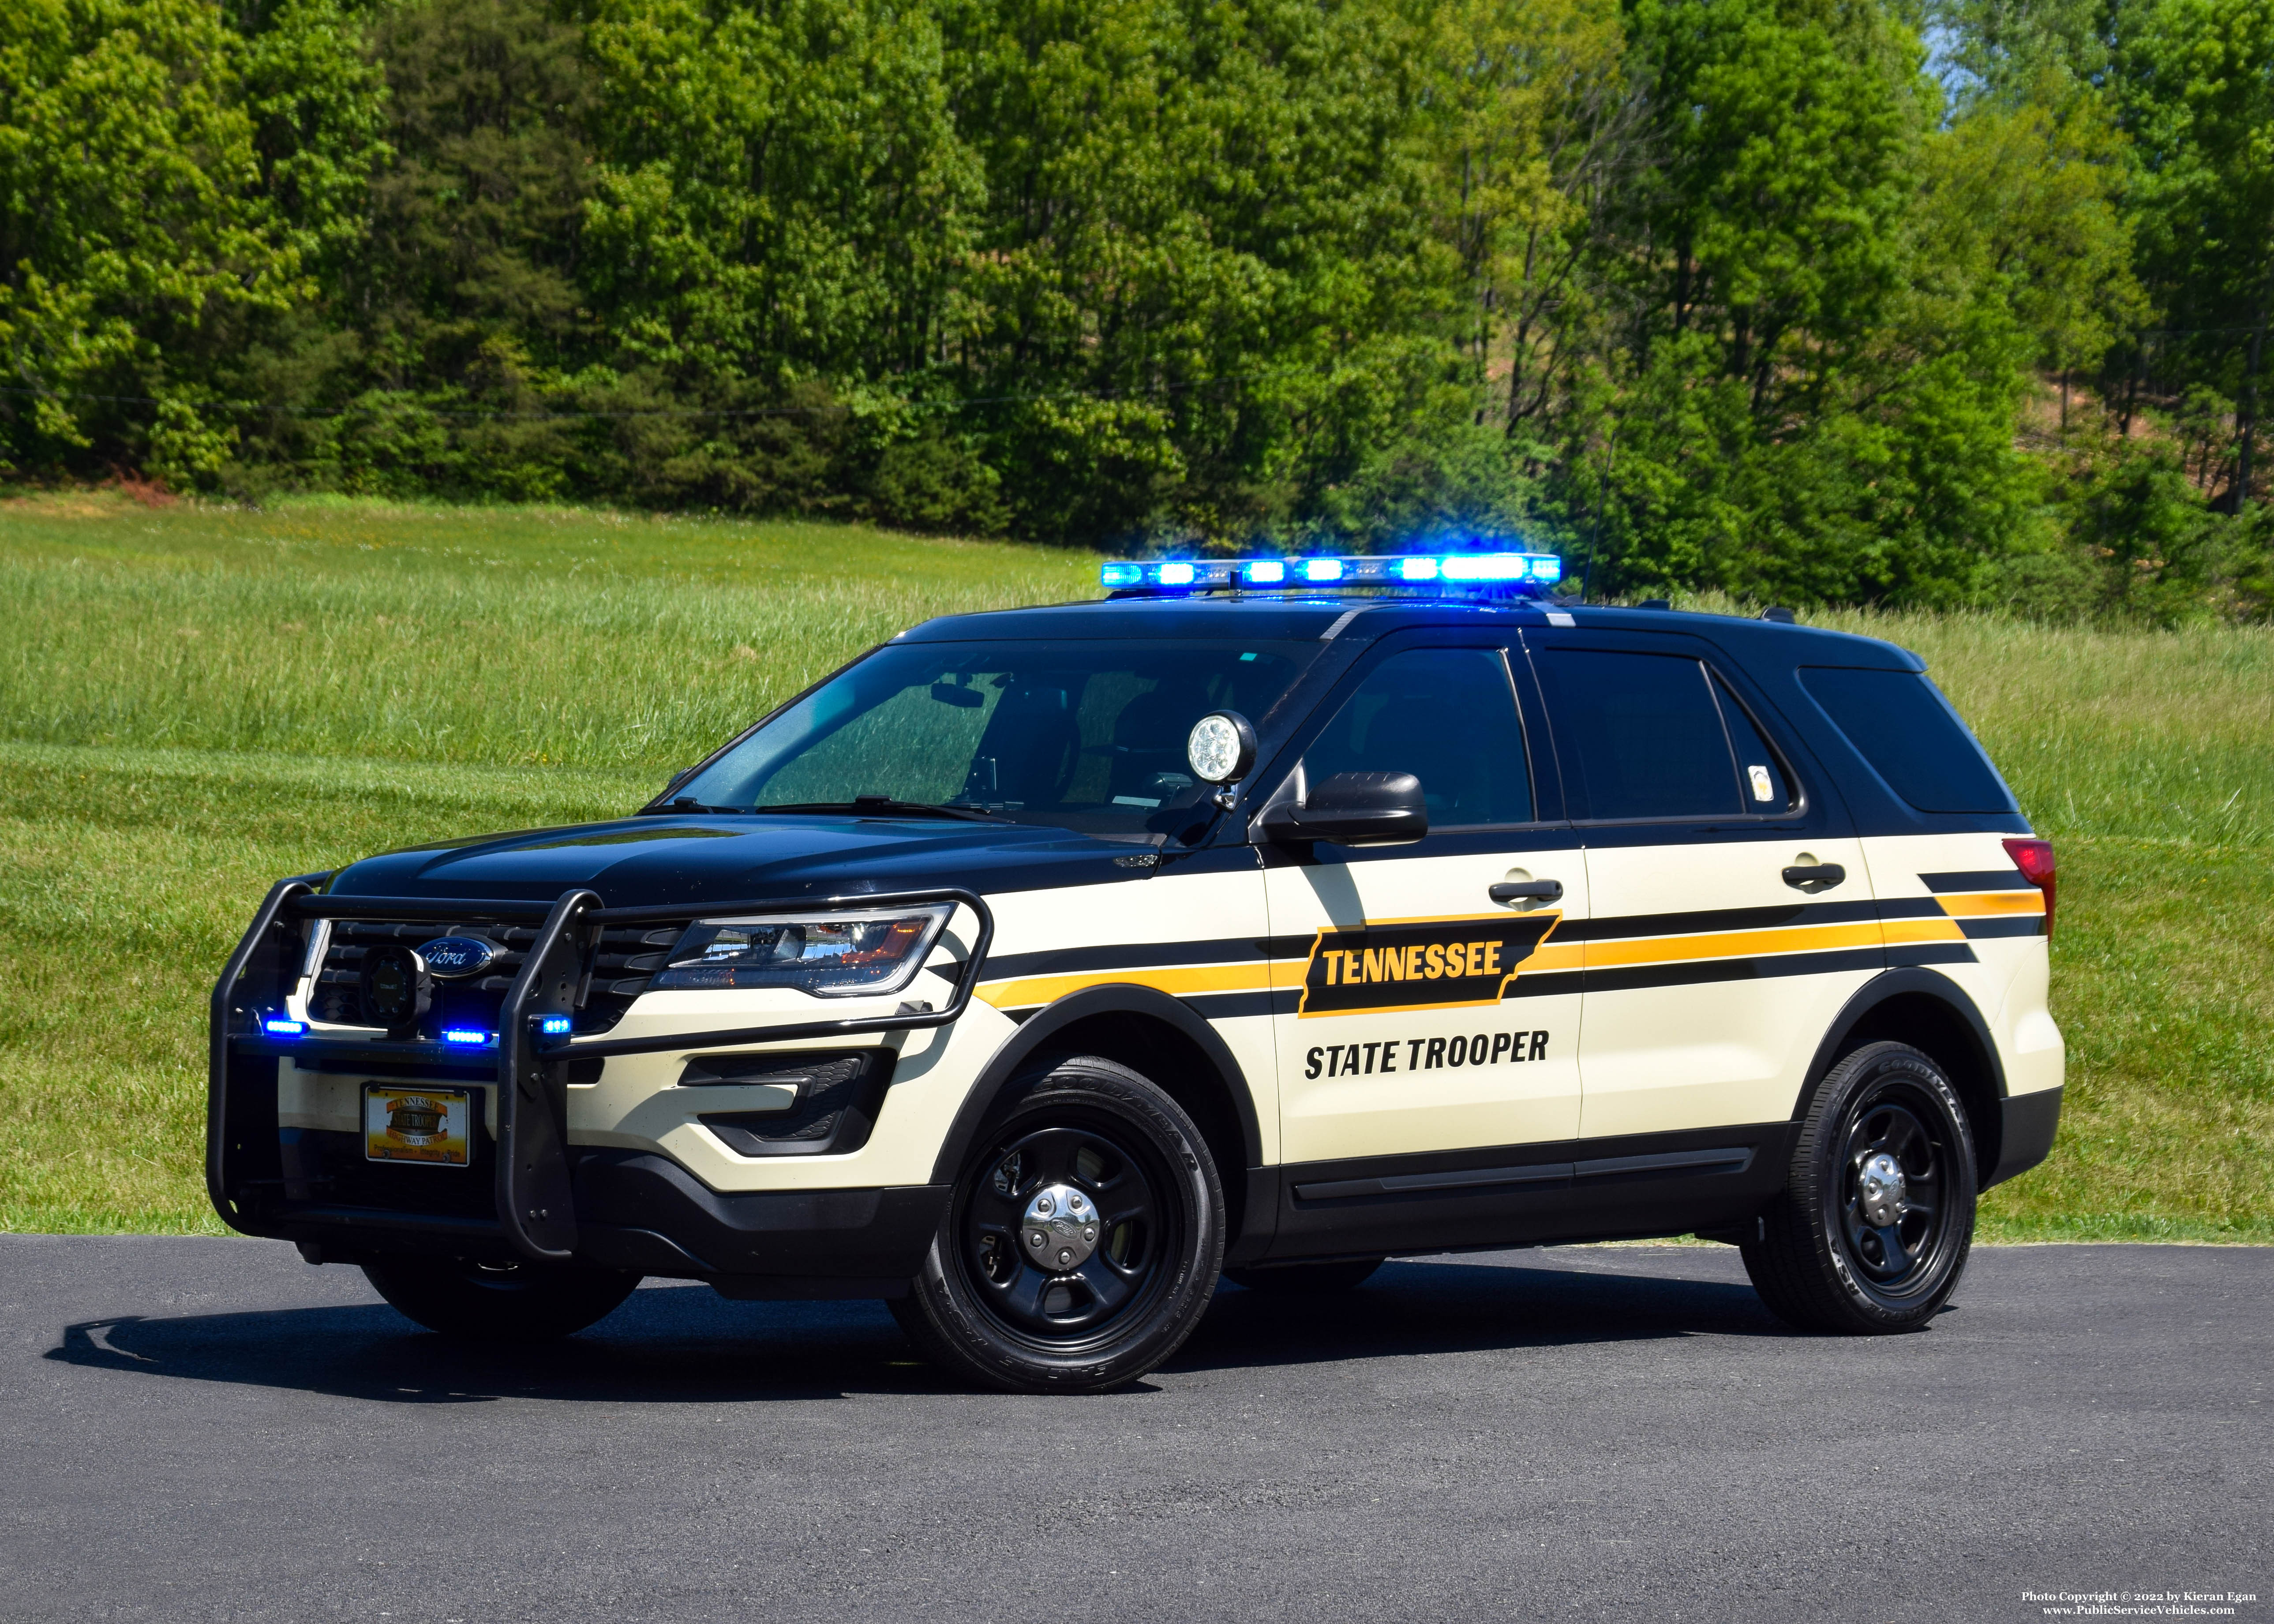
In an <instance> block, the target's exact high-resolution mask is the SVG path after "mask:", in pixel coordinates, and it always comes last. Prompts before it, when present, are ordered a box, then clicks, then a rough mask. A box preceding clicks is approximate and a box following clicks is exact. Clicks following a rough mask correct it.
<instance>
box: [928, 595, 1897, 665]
mask: <svg viewBox="0 0 2274 1624" xmlns="http://www.w3.org/2000/svg"><path fill="white" fill-rule="evenodd" d="M1550 613H1554V614H1555V616H1556V620H1555V622H1554V623H1555V624H1557V625H1562V624H1564V623H1565V619H1564V617H1567V616H1568V617H1569V623H1570V624H1571V625H1573V626H1576V627H1581V628H1589V629H1593V630H1602V631H1622V632H1672V631H1683V632H1690V633H1692V634H1693V635H1698V636H1703V637H1706V638H1707V639H1709V640H1710V641H1712V642H1713V643H1718V644H1720V645H1721V646H1722V647H1724V648H1727V649H1728V650H1730V652H1731V653H1733V654H1735V655H1736V656H1737V657H1738V658H1741V659H1743V660H1745V661H1746V662H1747V663H1748V664H1750V663H1751V662H1752V661H1753V660H1756V659H1758V660H1761V661H1764V662H1779V663H1784V664H1788V665H1799V664H1825V665H1875V666H1881V667H1894V668H1896V669H1900V670H1904V671H1924V669H1925V668H1926V666H1925V662H1924V661H1923V660H1921V659H1920V658H1918V656H1916V654H1913V653H1911V652H1910V650H1908V649H1903V648H1900V647H1898V646H1897V645H1895V644H1894V643H1886V642H1883V641H1881V640H1880V639H1879V638H1877V637H1863V636H1858V635H1855V634H1854V633H1851V632H1840V631H1833V630H1830V629H1828V628H1824V627H1818V626H1798V625H1793V624H1789V623H1787V622H1781V621H1775V620H1749V619H1744V618H1742V617H1739V616H1736V615H1726V614H1703V613H1695V612H1692V611H1689V610H1669V609H1609V608H1600V607H1595V606H1593V605H1590V606H1585V607H1582V606H1580V605H1575V604H1568V603H1559V602H1556V601H1555V600H1552V599H1541V598H1504V599H1500V600H1489V599H1487V600H1471V599H1463V598H1423V597H1418V596H1417V597H1396V596H1381V597H1367V596H1361V595H1356V594H1353V595H1350V596H1341V597H1338V596H1336V595H1334V594H1331V593H1321V594H1319V595H1317V596H1315V597H1311V596H1296V595H1282V594H1278V593H1257V594H1254V595H1245V594H1229V595H1224V596H1216V595H1212V594H1211V595H1205V596H1203V595H1199V594H1195V595H1193V596H1191V597H1181V596H1180V597H1166V596H1163V597H1136V596H1131V597H1121V598H1098V599H1093V600H1091V601H1089V602H1086V603H1070V604H1043V605H1035V606H1034V607H1031V608H1026V609H996V610H985V611H982V612H980V613H975V614H953V615H943V616H941V617H940V618H939V619H937V620H926V621H924V622H923V623H922V625H919V626H914V627H911V628H908V629H907V631H904V632H902V633H901V634H900V636H899V637H897V638H895V639H893V641H894V642H896V643H962V642H976V641H981V640H985V641H990V642H991V641H996V640H1002V641H1028V640H1035V641H1041V640H1044V639H1048V640H1053V641H1055V640H1057V639H1060V638H1065V639H1079V640H1087V639H1090V638H1123V637H1131V638H1160V639H1163V640H1177V641H1186V640H1192V641H1206V640H1208V639H1211V638H1216V637H1224V638H1237V639H1241V640H1263V641H1277V642H1287V641H1300V642H1309V641H1311V640H1313V639H1323V638H1327V637H1329V636H1331V637H1332V638H1334V639H1335V640H1336V641H1337V642H1339V641H1343V640H1345V639H1351V640H1359V639H1364V640H1371V639H1373V638H1375V637H1380V636H1383V635H1387V634H1389V633H1390V632H1397V631H1404V630H1407V629H1409V628H1415V627H1427V626H1475V625H1478V624H1479V623H1480V622H1481V623H1487V624H1510V625H1517V626H1546V625H1548V624H1550V621H1549V620H1548V616H1549V614H1550Z"/></svg>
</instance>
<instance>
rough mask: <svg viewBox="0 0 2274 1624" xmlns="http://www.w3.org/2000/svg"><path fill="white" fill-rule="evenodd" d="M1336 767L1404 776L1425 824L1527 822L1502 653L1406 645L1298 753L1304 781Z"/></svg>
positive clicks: (1310, 783) (1320, 778)
mask: <svg viewBox="0 0 2274 1624" xmlns="http://www.w3.org/2000/svg"><path fill="white" fill-rule="evenodd" d="M1338 772H1410V773H1412V775H1413V776H1414V777H1415V778H1419V779H1420V780H1421V793H1422V795H1423V797H1424V799H1425V800H1426V801H1427V803H1428V808H1429V827H1430V828H1432V829H1451V828H1459V827H1461V826H1463V825H1473V824H1479V823H1532V821H1534V820H1533V812H1532V775H1531V772H1530V771H1529V769H1528V767H1527V765H1526V762H1525V750H1524V724H1523V722H1522V721H1521V720H1520V719H1518V718H1517V711H1516V691H1515V689H1514V688H1512V687H1511V686H1510V682H1509V675H1508V665H1507V662H1506V660H1505V659H1504V658H1503V657H1502V654H1501V652H1500V651H1499V650H1497V649H1408V650H1405V651H1404V652H1403V653H1400V654H1393V655H1391V656H1390V657H1389V658H1388V659H1386V660H1384V661H1382V664H1381V665H1377V666H1375V667H1374V670H1373V672H1372V673H1369V674H1368V675H1367V677H1366V678H1365V680H1363V681H1361V682H1360V683H1359V686H1358V688H1357V689H1356V690H1355V691H1354V692H1353V693H1352V695H1350V697H1349V698H1348V699H1346V700H1345V701H1344V702H1343V706H1342V709H1341V710H1339V711H1337V712H1336V713H1335V718H1334V719H1333V720H1332V721H1330V722H1329V723H1328V724H1327V726H1326V729H1325V731H1324V732H1322V733H1320V734H1319V736H1318V737H1317V738H1316V739H1315V740H1314V741H1312V743H1311V748H1309V749H1308V750H1306V751H1305V752H1304V753H1303V778H1304V783H1305V786H1306V788H1315V787H1316V786H1318V785H1320V784H1321V783H1322V782H1324V781H1325V780H1326V779H1328V778H1332V777H1333V776H1334V775H1335V774H1337V773H1338Z"/></svg>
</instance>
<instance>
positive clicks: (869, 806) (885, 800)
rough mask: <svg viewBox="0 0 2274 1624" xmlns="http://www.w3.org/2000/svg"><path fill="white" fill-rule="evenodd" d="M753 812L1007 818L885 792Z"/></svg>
mask: <svg viewBox="0 0 2274 1624" xmlns="http://www.w3.org/2000/svg"><path fill="white" fill-rule="evenodd" d="M749 810H750V811H752V812H757V813H766V812H824V813H827V812H857V813H860V814H862V815H864V816H877V815H878V814H891V815H894V816H900V817H948V818H956V819H960V820H962V821H965V822H968V823H1003V822H1005V821H1006V820H1005V819H1004V818H1003V817H1001V816H998V814H996V813H993V812H983V811H981V810H980V809H979V808H977V807H968V806H956V805H953V804H951V803H949V802H945V801H894V800H893V799H892V798H891V797H890V796H888V795H856V796H855V797H854V798H853V799H852V800H850V801H798V802H796V803H794V805H790V806H779V807H752V808H749Z"/></svg>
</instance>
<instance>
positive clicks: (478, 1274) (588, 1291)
mask: <svg viewBox="0 0 2274 1624" xmlns="http://www.w3.org/2000/svg"><path fill="white" fill-rule="evenodd" d="M363 1272H364V1275H365V1278H366V1279H368V1280H369V1281H370V1282H371V1283H372V1286H373V1289H375V1290H376V1291H378V1293H379V1294H380V1296H381V1297H385V1298H386V1299H387V1300H388V1303H390V1304H393V1305H394V1307H395V1312H398V1313H400V1314H403V1316H405V1317H406V1318H408V1319H415V1320H417V1321H418V1323H419V1324H420V1325H423V1326H425V1327H426V1328H427V1329H428V1330H430V1331H439V1332H440V1333H441V1334H442V1335H445V1336H450V1337H456V1338H458V1339H459V1340H461V1341H464V1342H551V1341H553V1339H554V1338H556V1337H561V1336H567V1335H570V1334H571V1333H573V1332H576V1331H581V1330H583V1329H584V1327H586V1326H588V1325H591V1324H593V1323H594V1322H596V1321H598V1320H600V1319H606V1317H607V1316H608V1315H609V1314H611V1313H613V1312H614V1311H615V1310H616V1308H617V1307H618V1305H619V1304H621V1303H622V1302H623V1300H624V1299H625V1298H626V1297H629V1296H630V1295H631V1294H632V1291H633V1289H635V1288H636V1287H637V1286H638V1284H639V1282H640V1277H639V1276H638V1275H637V1274H612V1273H609V1272H607V1271H606V1270H602V1269H586V1268H557V1269H556V1268H541V1267H538V1266H537V1265H535V1264H530V1263H507V1264H486V1263H476V1262H474V1261H472V1260H471V1259H466V1258H379V1259H373V1260H372V1261H370V1262H368V1263H365V1265H364V1266H363Z"/></svg>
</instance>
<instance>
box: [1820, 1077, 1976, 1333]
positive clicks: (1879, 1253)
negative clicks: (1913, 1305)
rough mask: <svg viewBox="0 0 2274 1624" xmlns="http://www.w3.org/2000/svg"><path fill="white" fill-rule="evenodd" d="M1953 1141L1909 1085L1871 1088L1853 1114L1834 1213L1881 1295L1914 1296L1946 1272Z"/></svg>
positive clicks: (1853, 1259) (1867, 1280)
mask: <svg viewBox="0 0 2274 1624" xmlns="http://www.w3.org/2000/svg"><path fill="white" fill-rule="evenodd" d="M1951 1143H1952V1141H1951V1138H1950V1134H1949V1132H1948V1130H1947V1129H1946V1127H1945V1126H1944V1125H1943V1124H1942V1121H1941V1113H1939V1111H1937V1110H1936V1109H1934V1107H1933V1104H1932V1102H1931V1101H1930V1100H1928V1099H1927V1098H1926V1097H1925V1096H1924V1094H1921V1093H1920V1092H1919V1090H1917V1089H1916V1088H1915V1087H1912V1086H1909V1085H1908V1084H1902V1083H1890V1084H1886V1085H1883V1086H1880V1087H1879V1088H1876V1089H1873V1090H1872V1091H1871V1093H1869V1094H1866V1095H1864V1098H1863V1099H1862V1100H1861V1101H1858V1102H1857V1104H1856V1107H1855V1109H1852V1110H1851V1111H1850V1112H1849V1116H1848V1129H1847V1132H1846V1135H1845V1136H1844V1139H1843V1141H1842V1143H1841V1157H1840V1179H1839V1185H1838V1188H1837V1190H1836V1192H1834V1203H1835V1209H1834V1213H1833V1214H1832V1216H1833V1220H1834V1224H1835V1226H1836V1229H1837V1233H1838V1237H1839V1238H1840V1239H1841V1241H1842V1242H1843V1243H1844V1246H1843V1250H1844V1251H1845V1252H1846V1253H1847V1255H1848V1259H1849V1262H1850V1263H1851V1264H1853V1265H1854V1267H1855V1269H1856V1274H1857V1276H1858V1277H1859V1279H1860V1280H1861V1282H1862V1283H1863V1284H1864V1285H1865V1286H1866V1287H1867V1288H1869V1289H1871V1291H1872V1292H1873V1293H1874V1294H1876V1295H1878V1296H1880V1297H1906V1296H1910V1295H1914V1294H1916V1292H1917V1291H1919V1290H1920V1289H1923V1288H1925V1287H1927V1286H1930V1285H1931V1283H1932V1282H1934V1281H1935V1279H1936V1278H1937V1277H1938V1276H1939V1274H1940V1272H1941V1268H1942V1265H1943V1262H1944V1259H1945V1255H1946V1253H1947V1252H1948V1251H1949V1249H1950V1247H1949V1241H1950V1235H1951V1228H1952V1221H1953V1219H1954V1216H1955V1214H1954V1213H1953V1212H1952V1211H1951V1201H1950V1188H1951V1178H1950V1171H1951V1162H1950V1157H1951ZM1891 1168H1892V1169H1894V1170H1895V1172H1896V1173H1897V1174H1899V1177H1897V1178H1891V1177H1889V1169H1891ZM1891 1197H1892V1199H1891Z"/></svg>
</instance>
